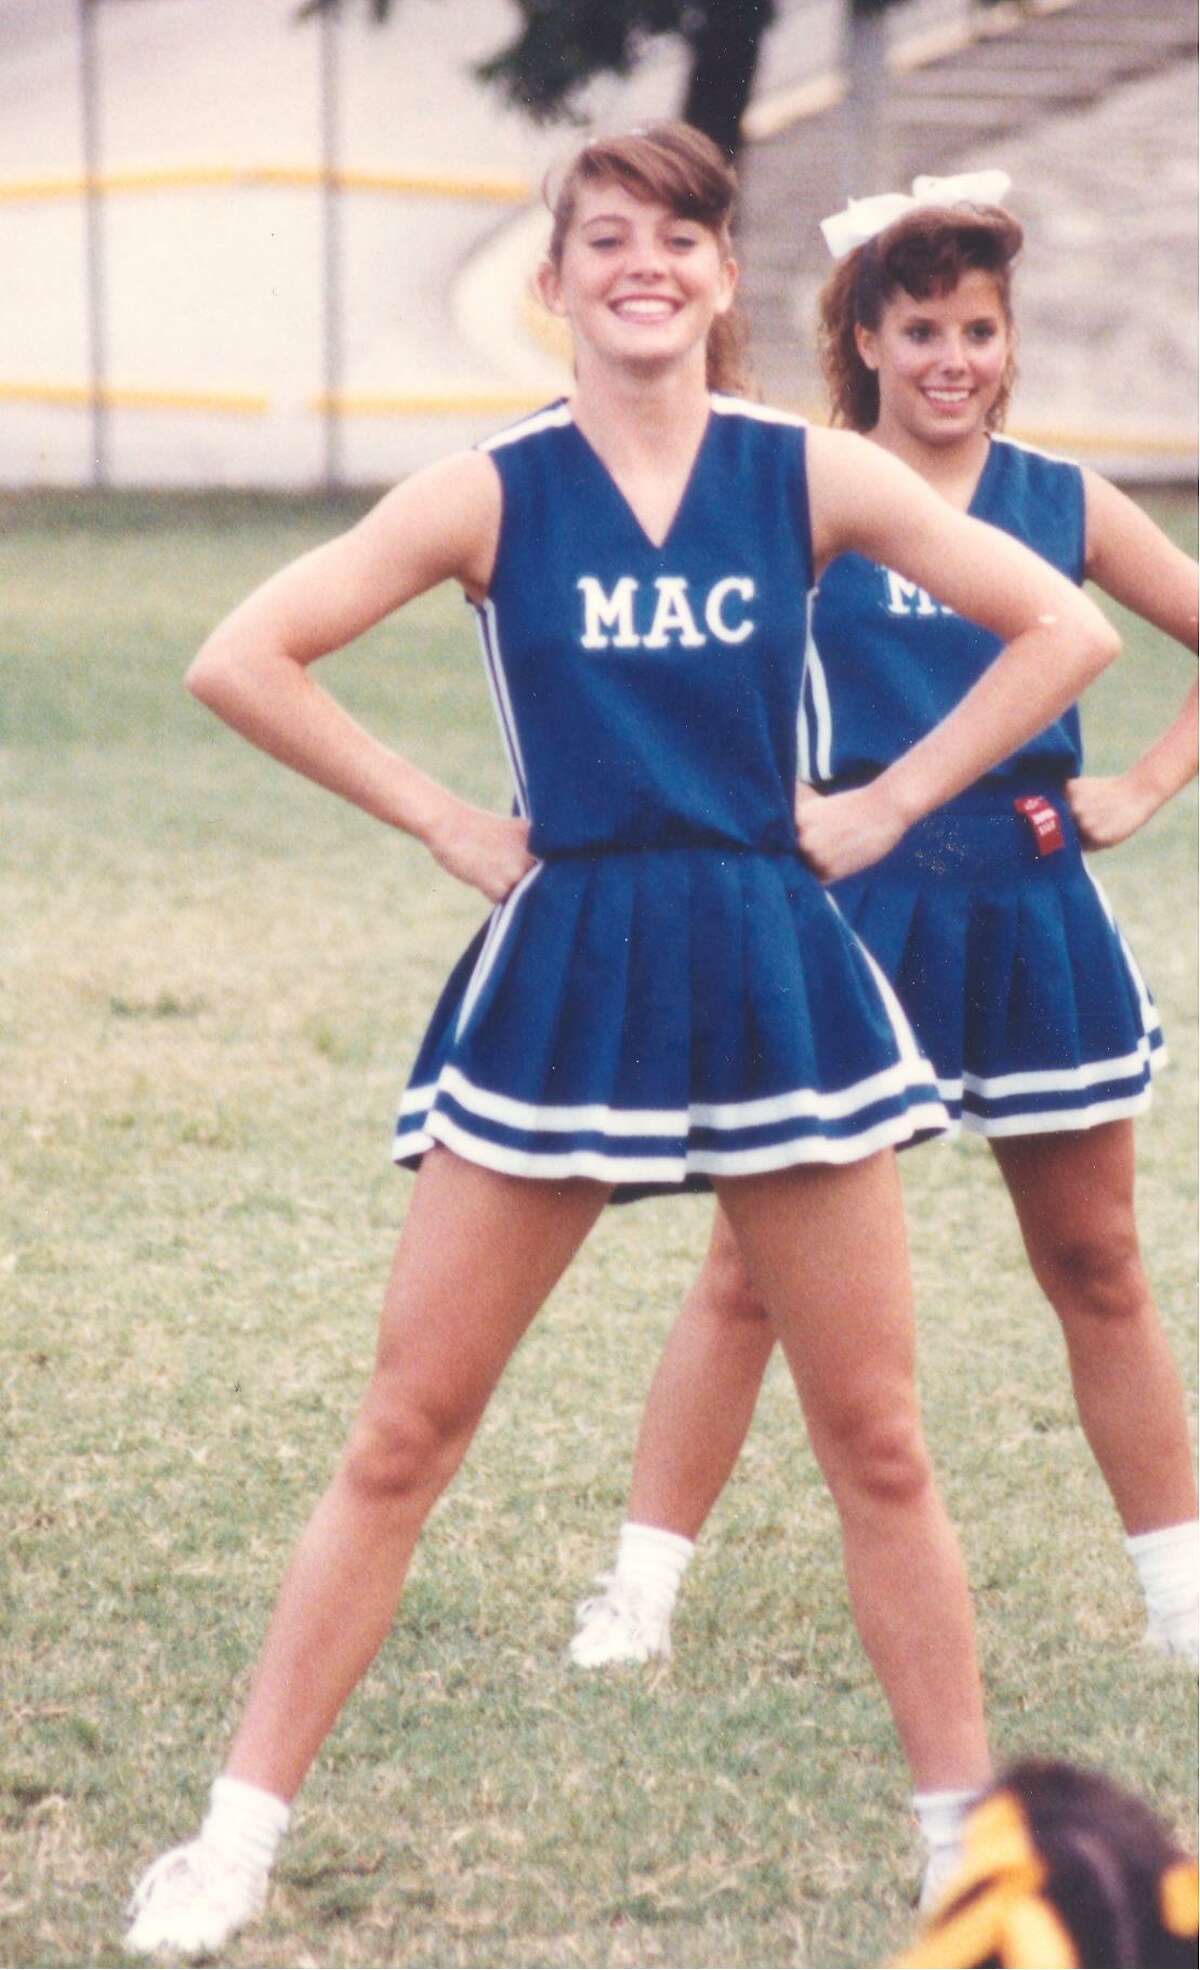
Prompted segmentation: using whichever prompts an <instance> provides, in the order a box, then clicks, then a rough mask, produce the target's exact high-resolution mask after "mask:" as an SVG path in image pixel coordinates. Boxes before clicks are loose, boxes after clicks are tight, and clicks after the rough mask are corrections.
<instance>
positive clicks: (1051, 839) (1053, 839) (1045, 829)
mask: <svg viewBox="0 0 1200 1970" xmlns="http://www.w3.org/2000/svg"><path fill="white" fill-rule="evenodd" d="M1013 806H1014V808H1015V809H1016V811H1017V813H1018V814H1023V815H1024V816H1025V819H1026V820H1027V821H1028V823H1029V825H1030V827H1031V828H1032V829H1033V838H1034V840H1035V841H1036V843H1037V852H1038V854H1039V855H1053V854H1054V852H1055V850H1056V849H1059V848H1061V847H1062V846H1063V831H1062V821H1061V819H1060V818H1059V814H1058V810H1057V809H1056V808H1054V807H1051V805H1050V802H1049V801H1048V800H1044V799H1043V798H1042V795H1041V794H1040V793H1031V794H1027V795H1025V797H1024V798H1023V799H1021V800H1014V802H1013Z"/></svg>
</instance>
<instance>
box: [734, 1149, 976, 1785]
mask: <svg viewBox="0 0 1200 1970" xmlns="http://www.w3.org/2000/svg"><path fill="white" fill-rule="evenodd" d="M720 1196H721V1201H722V1203H723V1205H724V1206H725V1209H726V1211H727V1212H728V1214H729V1220H730V1223H731V1225H732V1227H733V1230H734V1232H735V1234H736V1236H737V1239H738V1242H739V1244H740V1246H741V1249H742V1252H743V1255H744V1257H745V1260H746V1264H747V1268H748V1271H749V1273H750V1275H751V1277H752V1279H753V1280H754V1284H755V1286H756V1288H757V1289H758V1291H759V1292H761V1294H762V1297H763V1299H764V1301H765V1302H766V1305H767V1309H768V1312H769V1313H770V1316H771V1319H772V1321H773V1323H774V1326H775V1329H776V1332H777V1334H778V1336H779V1339H780V1340H781V1342H782V1344H783V1348H784V1352H785V1353H786V1355H787V1359H788V1364H789V1366H790V1368H791V1371H792V1375H793V1377H794V1380H795V1383H796V1387H797V1391H798V1393H799V1396H800V1401H801V1404H802V1406H803V1409H804V1414H805V1417H806V1419H807V1422H808V1428H809V1433H810V1436H811V1439H812V1444H813V1449H814V1452H815V1454H816V1456H817V1458H818V1460H819V1462H820V1465H821V1469H822V1471H823V1472H824V1474H825V1478H826V1481H827V1482H828V1484H829V1488H830V1491H831V1493H832V1495H833V1499H834V1503H835V1505H836V1506H837V1510H838V1514H839V1517H840V1520H841V1526H842V1538H843V1547H844V1558H845V1567H846V1579H847V1584H848V1587H849V1591H850V1601H851V1606H852V1608H853V1611H854V1617H855V1621H856V1622H857V1625H858V1631H859V1634H860V1635H861V1637H862V1640H863V1645H864V1647H865V1648H866V1651H867V1654H868V1655H869V1657H870V1659H871V1662H872V1664H873V1665H874V1668H875V1671H876V1674H877V1675H878V1677H879V1680H880V1682H881V1684H882V1685H883V1689H884V1693H885V1695H886V1696H887V1699H888V1702H889V1704H890V1706H891V1710H892V1715H893V1717H894V1719H895V1723H896V1728H897V1731H898V1733H899V1736H900V1740H901V1743H902V1744H903V1747H904V1750H905V1753H906V1755H907V1758H908V1762H909V1765H910V1768H911V1770H912V1775H913V1780H914V1783H915V1785H916V1787H917V1789H918V1790H923V1791H924V1790H928V1791H936V1790H943V1789H951V1788H967V1787H970V1786H974V1785H979V1784H980V1783H982V1782H983V1781H984V1780H985V1779H986V1777H987V1775H988V1768H989V1767H988V1751H987V1739H986V1734H985V1730H984V1722H983V1707H982V1698H981V1692H980V1685H979V1675H978V1670H977V1668H976V1664H975V1648H974V1639H973V1632H972V1621H971V1608H970V1601H969V1597H968V1591H967V1582H966V1575H965V1572H964V1569H963V1564H962V1558H961V1555H960V1553H959V1549H958V1542H957V1539H956V1537H955V1534H954V1531H953V1528H952V1527H951V1525H950V1522H949V1519H948V1518H947V1516H946V1513H945V1510H944V1508H943V1506H942V1503H941V1500H940V1498H939V1497H938V1494H937V1490H936V1488H935V1485H934V1480H933V1475H932V1472H931V1470H930V1465H929V1459H928V1455H927V1453H926V1449H925V1444H924V1440H923V1437H922V1433H921V1424H920V1417H919V1413H918V1405H917V1396H916V1389H915V1383H914V1335H913V1321H912V1306H911V1294H910V1289H909V1283H908V1255H907V1247H906V1240H905V1229H904V1216H903V1210H902V1206H901V1200H900V1188H899V1181H898V1178H897V1174H896V1167H895V1158H894V1156H893V1155H892V1154H891V1153H890V1152H887V1153H884V1154H881V1155H877V1156H872V1157H869V1158H867V1159H865V1160H864V1161H862V1162H856V1163H851V1164H848V1165H846V1166H845V1167H842V1168H838V1167H833V1166H830V1165H815V1166H810V1167H808V1168H804V1169H800V1170H796V1169H792V1170H785V1171H781V1172H779V1173H778V1174H775V1175H771V1176H761V1177H744V1178H740V1179H737V1180H734V1181H726V1182H724V1183H722V1184H721V1185H720ZM866 1227H869V1229H870V1235H869V1236H865V1235H864V1231H865V1228H866Z"/></svg>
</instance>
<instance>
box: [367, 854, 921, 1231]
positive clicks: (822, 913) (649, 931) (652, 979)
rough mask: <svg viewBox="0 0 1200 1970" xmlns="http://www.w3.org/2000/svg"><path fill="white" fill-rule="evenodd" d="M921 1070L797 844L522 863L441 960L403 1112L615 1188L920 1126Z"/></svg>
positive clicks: (502, 1158) (476, 1148) (626, 1194)
mask: <svg viewBox="0 0 1200 1970" xmlns="http://www.w3.org/2000/svg"><path fill="white" fill-rule="evenodd" d="M946 1125H947V1118H946V1114H945V1111H944V1109H943V1108H942V1106H941V1104H940V1102H939V1100H938V1098H937V1094H936V1090H935V1088H934V1084H933V1070H932V1068H931V1067H930V1064H929V1062H928V1061H927V1060H926V1059H925V1058H924V1057H923V1055H922V1054H921V1053H920V1051H919V1050H918V1048H917V1046H916V1043H915V1042H914V1040H913V1037H912V1032H911V1029H910V1027H909V1025H908V1022H907V1020H906V1019H905V1017H904V1015H903V1013H902V1012H901V1010H900V1008H899V1005H898V1003H897V1001H896V998H895V994H894V993H893V992H892V991H891V989H890V987H889V986H888V984H887V981H886V979H884V978H883V976H882V974H881V972H880V970H879V967H878V966H877V965H876V964H875V963H874V961H873V960H872V959H871V958H869V957H868V955H867V954H866V952H864V951H863V949H862V948H861V946H860V945H859V944H858V942H857V941H856V939H855V938H854V937H853V936H852V934H851V933H850V932H849V930H848V929H847V927H846V925H845V922H844V920H843V918H842V917H841V915H840V914H839V912H838V911H837V909H835V908H834V906H833V905H832V903H831V902H830V900H829V898H828V896H827V895H826V893H825V891H824V890H823V889H822V888H821V887H820V885H819V884H818V883H817V882H816V881H815V880H814V878H813V877H812V875H811V874H810V873H809V872H808V871H807V870H806V869H805V868H804V866H803V864H802V863H801V862H800V861H799V860H798V858H797V857H796V856H794V855H768V854H755V853H738V852H736V851H726V850H723V849H707V848H705V849H697V848H688V849H678V850H670V849H649V850H641V851H637V852H630V853H624V852H618V853H602V854H596V855H586V856H585V855H580V856H571V857H562V858H556V859H554V860H550V861H546V862H542V863H539V864H538V865H537V866H536V867H535V868H534V869H532V870H531V871H530V872H529V874H528V875H526V876H525V877H524V879H523V880H522V881H521V882H520V883H519V884H518V885H517V887H516V888H515V889H514V890H513V892H512V894H511V895H510V896H509V897H508V898H507V900H506V901H505V902H504V903H503V904H501V905H499V906H498V907H497V908H496V909H495V910H494V911H493V912H492V915H491V917H490V918H489V919H488V921H487V923H486V924H485V925H484V927H483V929H482V930H481V931H480V933H479V935H478V936H477V937H476V938H475V939H474V941H473V943H472V944H471V945H470V947H469V948H468V950H467V951H466V952H465V953H464V955H463V957H462V958H461V959H460V961H459V963H458V964H457V966H456V967H455V969H454V971H453V973H452V974H451V977H450V979H449V981H448V983H447V985H446V988H445V990H444V992H443V994H442V997H441V999H440V1001H439V1003H438V1006H437V1009H436V1011H435V1013H434V1016H433V1019H432V1022H431V1024H430V1026H429V1030H428V1032H427V1033H426V1035H425V1039H424V1042H423V1043H422V1046H421V1049H420V1052H419V1054H418V1057H417V1061H416V1065H415V1067H414V1069H413V1074H412V1078H411V1081H410V1083H409V1087H408V1091H407V1093H406V1094H405V1096H404V1100H403V1103H402V1106H401V1112H400V1118H399V1122H398V1124H397V1128H396V1137H395V1145H394V1156H395V1160H396V1161H397V1162H399V1163H404V1164H408V1165H414V1164H416V1163H419V1162H420V1159H421V1157H422V1155H423V1154H424V1152H425V1151H426V1150H427V1149H429V1148H430V1147H431V1146H432V1144H434V1143H435V1142H440V1143H443V1144H445V1145H446V1146H447V1147H448V1148H450V1149H452V1150H454V1151H456V1152H457V1153H458V1154H459V1155H461V1156H464V1157H466V1158H467V1159H468V1160H470V1161H472V1162H476V1163H482V1164H484V1165H485V1166H486V1167H488V1168H490V1169H494V1170H499V1171H504V1172H507V1173H509V1174H511V1175H516V1176H523V1177H541V1178H551V1179H562V1178H566V1177H592V1178H596V1179H598V1180H600V1181H602V1182H606V1183H611V1184H613V1185H614V1186H615V1191H614V1195H615V1196H617V1197H619V1198H622V1199H627V1198H631V1197H636V1196H644V1195H648V1194H651V1193H653V1192H657V1191H669V1190H676V1189H680V1188H687V1189H701V1188H707V1187H708V1186H709V1184H710V1181H711V1179H712V1178H713V1177H714V1176H730V1177H735V1176H748V1175H752V1174H755V1173H757V1172H761V1171H765V1170H776V1169H782V1168H785V1167H787V1166H788V1165H791V1164H796V1163H808V1162H826V1163H845V1162H851V1161H853V1160H854V1159H856V1158H858V1157H862V1156H866V1155H869V1154H871V1153H872V1152H873V1151H874V1150H877V1149H881V1148H883V1147H885V1146H887V1145H890V1144H897V1145H898V1144H903V1143H909V1142H914V1141H917V1140H920V1139H923V1138H924V1137H925V1136H928V1135H931V1134H937V1133H939V1132H940V1131H941V1130H942V1129H944V1128H945V1127H946Z"/></svg>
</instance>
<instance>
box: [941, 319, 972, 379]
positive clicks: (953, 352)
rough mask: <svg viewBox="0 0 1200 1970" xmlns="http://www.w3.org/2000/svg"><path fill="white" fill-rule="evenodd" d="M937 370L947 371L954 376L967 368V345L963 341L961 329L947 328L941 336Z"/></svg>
mask: <svg viewBox="0 0 1200 1970" xmlns="http://www.w3.org/2000/svg"><path fill="white" fill-rule="evenodd" d="M938 368H939V369H943V370H949V371H950V372H951V374H953V375H955V376H957V375H960V374H961V373H962V371H964V370H965V369H966V368H967V345H966V343H965V342H964V340H963V335H962V330H961V329H958V328H948V329H947V330H946V331H945V334H944V335H943V336H942V342H941V347H940V349H939V350H938Z"/></svg>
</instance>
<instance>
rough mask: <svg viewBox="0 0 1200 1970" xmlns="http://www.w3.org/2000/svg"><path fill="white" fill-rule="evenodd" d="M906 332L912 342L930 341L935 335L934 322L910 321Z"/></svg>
mask: <svg viewBox="0 0 1200 1970" xmlns="http://www.w3.org/2000/svg"><path fill="white" fill-rule="evenodd" d="M904 333H905V335H906V336H907V337H908V339H909V341H910V342H928V341H929V340H930V339H931V337H932V335H933V323H932V322H927V321H910V322H909V324H908V327H907V328H906V329H905V331H904Z"/></svg>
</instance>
